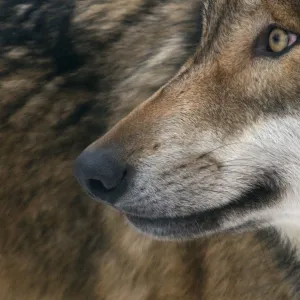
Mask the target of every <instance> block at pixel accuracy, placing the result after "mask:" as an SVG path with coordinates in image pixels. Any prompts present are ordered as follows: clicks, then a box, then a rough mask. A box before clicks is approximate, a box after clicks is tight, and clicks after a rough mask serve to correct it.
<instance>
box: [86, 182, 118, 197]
mask: <svg viewBox="0 0 300 300" xmlns="http://www.w3.org/2000/svg"><path fill="white" fill-rule="evenodd" d="M88 186H89V187H90V190H91V192H92V194H99V193H106V192H109V191H110V190H112V189H113V188H106V187H105V186H104V184H103V183H102V182H101V180H97V179H89V180H88Z"/></svg>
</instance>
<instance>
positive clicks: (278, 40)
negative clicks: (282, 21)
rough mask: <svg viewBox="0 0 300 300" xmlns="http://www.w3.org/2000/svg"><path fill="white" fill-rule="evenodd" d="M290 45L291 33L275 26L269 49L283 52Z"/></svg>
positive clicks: (271, 34)
mask: <svg viewBox="0 0 300 300" xmlns="http://www.w3.org/2000/svg"><path fill="white" fill-rule="evenodd" d="M288 46H289V34H288V32H286V31H284V30H283V29H281V28H275V29H273V30H272V31H271V32H270V35H269V49H270V51H272V52H276V53H278V52H281V51H283V50H285V49H286V48H287V47H288Z"/></svg>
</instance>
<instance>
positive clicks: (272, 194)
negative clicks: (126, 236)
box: [126, 184, 279, 238]
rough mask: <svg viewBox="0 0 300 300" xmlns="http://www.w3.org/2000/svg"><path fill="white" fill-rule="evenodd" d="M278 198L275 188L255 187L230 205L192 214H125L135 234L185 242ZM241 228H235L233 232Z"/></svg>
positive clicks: (266, 186) (215, 229)
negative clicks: (153, 216)
mask: <svg viewBox="0 0 300 300" xmlns="http://www.w3.org/2000/svg"><path fill="white" fill-rule="evenodd" d="M278 195H279V189H278V188H277V187H276V186H274V185H272V186H270V185H265V184H264V185H262V184H256V185H254V186H252V187H251V188H249V189H248V190H247V191H246V192H244V193H243V194H242V195H241V196H240V197H239V198H237V199H235V200H233V201H232V202H230V203H228V204H225V205H223V206H220V207H217V208H213V209H208V210H205V211H202V212H199V213H196V214H192V215H188V216H178V217H168V216H166V217H160V218H151V217H144V216H143V217H140V216H137V215H130V214H128V215H126V217H127V219H128V220H129V222H130V223H131V224H132V225H133V226H134V227H136V228H137V229H138V230H140V231H142V232H143V233H145V234H150V235H152V236H154V237H158V238H159V237H161V238H180V237H181V236H184V237H185V238H193V237H195V236H202V235H207V234H209V233H210V232H215V231H218V232H220V229H222V228H221V227H222V223H223V221H224V220H226V219H227V218H228V217H230V215H231V214H232V213H233V212H234V214H235V215H236V214H239V215H245V214H247V213H249V212H251V211H256V210H259V209H261V208H263V207H264V206H267V205H268V204H270V203H272V202H276V198H277V197H278ZM250 223H252V222H250ZM242 227H243V226H241V225H239V226H238V227H237V229H241V228H242ZM222 231H223V230H222Z"/></svg>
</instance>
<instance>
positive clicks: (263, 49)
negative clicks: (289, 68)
mask: <svg viewBox="0 0 300 300" xmlns="http://www.w3.org/2000/svg"><path fill="white" fill-rule="evenodd" d="M274 29H281V30H283V31H285V32H286V33H288V34H289V33H293V34H296V33H294V32H292V31H289V30H287V29H285V28H283V27H281V26H279V25H277V24H271V25H270V26H268V27H267V28H266V29H264V30H263V31H261V32H260V34H259V35H258V37H257V38H256V39H255V41H254V46H253V53H254V56H255V57H270V58H279V57H281V56H282V55H284V54H286V53H288V52H289V51H290V50H291V49H292V48H294V47H295V46H296V45H299V44H300V36H299V35H298V34H296V35H297V36H298V38H297V41H296V42H295V43H293V44H292V45H290V46H288V47H287V48H285V49H284V50H282V51H280V52H273V51H272V50H270V48H269V36H270V34H271V32H272V30H274Z"/></svg>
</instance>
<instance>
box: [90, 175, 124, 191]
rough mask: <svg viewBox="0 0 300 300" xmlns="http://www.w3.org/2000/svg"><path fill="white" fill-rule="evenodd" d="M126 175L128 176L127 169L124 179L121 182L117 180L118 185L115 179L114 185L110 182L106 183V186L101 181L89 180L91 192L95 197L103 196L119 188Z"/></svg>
mask: <svg viewBox="0 0 300 300" xmlns="http://www.w3.org/2000/svg"><path fill="white" fill-rule="evenodd" d="M126 175H127V170H126V169H125V170H124V172H123V175H122V177H121V178H120V179H119V180H117V182H118V183H116V179H114V180H112V183H113V184H109V182H106V184H105V183H104V182H102V181H101V180H99V179H89V180H88V181H87V186H88V187H89V190H90V192H91V193H92V194H93V195H95V196H101V195H104V194H106V193H109V192H111V191H113V190H114V189H115V188H117V187H118V186H119V185H120V184H121V182H122V181H123V179H124V178H125V177H126Z"/></svg>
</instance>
